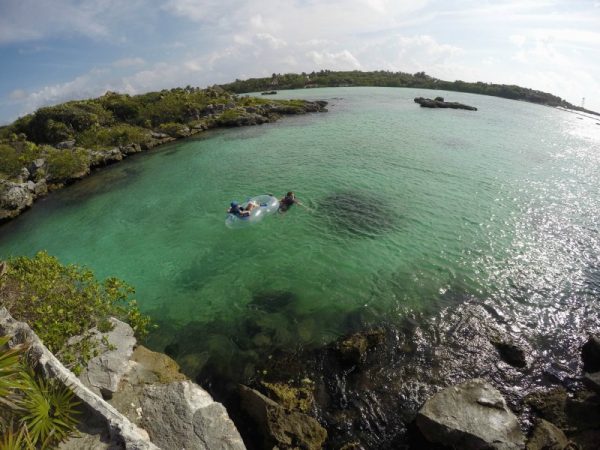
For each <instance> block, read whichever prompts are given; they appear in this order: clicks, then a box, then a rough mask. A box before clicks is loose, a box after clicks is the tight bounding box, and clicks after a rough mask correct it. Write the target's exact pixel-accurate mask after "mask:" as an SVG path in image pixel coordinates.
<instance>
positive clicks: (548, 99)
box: [221, 70, 600, 115]
mask: <svg viewBox="0 0 600 450" xmlns="http://www.w3.org/2000/svg"><path fill="white" fill-rule="evenodd" d="M342 86H381V87H411V88H423V89H437V90H445V91H456V92H469V93H472V94H482V95H492V96H494V97H502V98H508V99H512V100H522V101H526V102H531V103H538V104H541V105H547V106H561V107H563V108H569V109H574V110H577V111H583V112H586V113H590V114H596V115H600V114H599V113H597V112H594V111H590V110H587V109H585V108H581V107H579V106H575V105H573V104H571V103H569V102H567V101H566V100H563V99H562V98H560V97H557V96H556V95H552V94H549V93H547V92H542V91H536V90H534V89H528V88H524V87H521V86H515V85H506V84H494V83H483V82H481V81H478V82H476V83H469V82H466V81H461V80H457V81H444V80H440V79H437V78H434V77H431V76H429V75H427V74H426V73H425V72H417V73H414V74H410V73H405V72H389V71H385V70H377V71H374V72H361V71H358V70H353V71H349V72H334V71H331V70H321V71H320V72H311V73H304V72H302V73H300V74H296V73H286V74H276V73H274V74H273V75H272V76H271V77H266V78H250V79H249V80H235V81H234V82H233V83H228V84H223V85H221V87H223V89H226V90H228V91H230V92H235V93H238V94H240V93H245V92H258V91H265V90H272V89H301V88H314V87H342Z"/></svg>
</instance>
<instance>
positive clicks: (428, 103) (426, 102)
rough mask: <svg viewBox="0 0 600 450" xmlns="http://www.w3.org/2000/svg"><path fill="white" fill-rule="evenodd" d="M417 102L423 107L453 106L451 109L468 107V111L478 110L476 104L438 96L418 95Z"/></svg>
mask: <svg viewBox="0 0 600 450" xmlns="http://www.w3.org/2000/svg"><path fill="white" fill-rule="evenodd" d="M414 101H415V103H418V104H419V105H421V107H423V108H451V109H466V110H468V111H477V108H475V107H474V106H469V105H464V104H462V103H458V102H445V101H444V99H443V97H436V98H435V100H432V99H430V98H423V97H416V98H415V100H414Z"/></svg>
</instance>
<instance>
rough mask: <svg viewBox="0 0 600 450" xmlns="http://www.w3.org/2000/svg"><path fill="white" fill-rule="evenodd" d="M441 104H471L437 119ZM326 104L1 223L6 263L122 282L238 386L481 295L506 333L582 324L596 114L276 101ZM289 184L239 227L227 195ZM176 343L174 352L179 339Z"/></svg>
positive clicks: (154, 158) (379, 100) (331, 92)
mask: <svg viewBox="0 0 600 450" xmlns="http://www.w3.org/2000/svg"><path fill="white" fill-rule="evenodd" d="M421 95H422V96H429V97H432V96H436V95H444V96H445V97H446V99H447V100H452V101H460V102H464V103H467V104H470V105H473V106H476V107H478V108H479V111H477V112H471V111H460V110H430V109H425V108H420V107H419V106H418V105H416V104H415V103H413V101H412V99H413V97H415V96H421ZM278 97H279V98H282V97H283V98H307V99H325V100H328V101H329V102H330V106H329V109H330V111H329V112H328V113H324V114H311V115H306V116H300V117H290V118H284V119H282V120H281V121H280V122H279V123H276V124H269V125H262V126H258V127H247V128H241V129H230V130H220V131H217V132H211V133H209V134H207V135H205V136H203V137H202V138H193V139H188V140H185V141H181V142H177V143H174V144H171V145H167V146H165V147H162V148H160V149H155V150H153V151H151V152H149V153H146V154H142V155H138V156H136V157H133V158H130V159H128V160H126V161H124V162H122V163H119V164H117V165H114V166H111V167H109V168H107V169H105V170H102V171H100V172H98V173H96V174H95V175H93V176H92V177H90V178H87V179H85V180H83V181H81V182H79V183H77V184H75V185H73V186H71V187H69V188H67V189H65V190H63V191H59V192H56V193H53V194H52V195H50V196H49V197H47V198H46V199H44V200H43V201H40V202H38V203H36V205H35V206H34V207H33V209H32V210H30V211H28V212H27V213H26V214H23V215H22V216H21V217H19V218H18V219H16V220H14V221H13V222H10V223H8V224H6V225H4V226H2V227H1V228H0V256H2V257H7V256H9V255H20V254H27V255H32V254H34V253H35V252H36V251H38V250H41V249H45V250H47V251H48V252H49V253H51V254H53V255H56V256H58V257H59V258H60V259H61V261H62V262H65V263H71V262H74V263H78V264H82V265H86V266H88V267H90V268H91V269H93V270H94V271H95V273H96V274H97V275H98V276H99V277H106V276H118V277H119V278H122V279H124V280H126V281H127V282H129V283H130V284H132V285H134V286H135V287H136V289H137V299H138V301H139V303H140V304H141V306H142V308H143V309H144V310H145V311H146V312H148V313H150V314H151V315H152V316H154V317H155V318H156V319H157V320H158V321H159V322H160V323H161V325H162V326H161V328H160V330H158V331H157V332H156V333H155V335H154V336H153V338H152V339H151V340H150V345H152V346H154V347H155V348H157V349H159V350H163V349H164V347H165V346H166V345H168V344H172V345H171V346H170V351H171V352H173V354H176V356H178V359H179V361H180V362H182V364H183V366H184V367H185V368H186V369H187V370H188V371H190V372H197V371H199V370H200V369H201V368H202V367H204V366H205V364H206V363H207V362H208V363H209V365H211V366H218V367H221V368H222V369H223V368H224V370H231V371H232V372H234V373H237V374H243V375H244V376H250V375H251V373H252V370H253V363H254V362H255V361H256V360H257V359H258V358H259V357H260V356H261V355H265V354H268V353H270V352H271V351H273V350H274V349H276V348H294V347H296V346H303V345H311V344H321V343H325V342H328V341H330V340H332V339H334V338H335V337H337V336H339V335H341V334H343V333H346V332H348V331H351V330H352V329H354V328H356V327H358V326H360V325H362V324H364V323H375V322H378V321H386V322H392V323H393V322H394V321H396V320H398V319H400V318H402V317H403V315H404V314H405V313H406V312H407V311H415V310H416V311H423V310H425V311H431V312H435V311H437V310H438V309H440V308H443V307H445V306H448V305H451V304H454V303H456V302H460V301H463V300H465V299H473V298H476V299H479V300H480V301H482V302H485V303H486V304H487V305H488V306H489V307H491V308H494V309H495V310H496V311H497V312H498V313H499V314H502V315H505V316H507V317H508V318H509V320H511V321H512V322H513V323H514V326H515V327H525V326H527V327H540V328H552V327H560V326H565V324H572V323H573V322H574V321H575V322H581V321H585V320H586V314H587V313H586V311H587V308H588V307H589V305H588V303H587V302H588V301H591V300H590V299H593V298H594V297H597V296H598V292H599V282H600V275H599V274H600V263H599V260H600V242H599V237H598V225H597V224H598V219H599V215H600V196H599V195H598V194H599V190H600V181H599V180H600V177H599V175H600V164H599V162H600V126H598V125H596V123H595V122H597V120H592V119H589V118H581V119H580V118H578V116H576V115H574V114H570V113H567V112H562V111H558V110H555V109H551V108H546V107H542V106H538V105H532V104H527V103H521V102H514V101H509V100H503V99H498V98H493V97H484V96H476V95H469V94H460V93H446V92H441V93H440V92H432V91H427V90H413V89H394V88H337V89H316V90H304V91H290V92H280V93H279V94H278ZM287 190H294V191H295V192H296V193H297V195H298V197H299V198H300V199H301V200H302V201H303V202H304V203H305V205H306V206H307V207H308V208H301V207H294V208H293V209H292V210H291V211H290V212H288V213H286V214H279V215H277V216H272V217H268V218H267V219H265V220H264V221H263V222H262V223H260V224H258V225H256V226H252V227H248V228H245V229H236V230H231V229H228V228H226V227H225V226H224V219H225V209H226V207H227V205H228V203H229V202H230V201H231V200H233V199H237V200H240V201H241V200H245V198H246V197H248V196H251V195H256V194H262V193H265V192H272V193H274V194H275V195H277V196H280V195H282V194H283V193H284V192H285V191H287ZM175 344H176V345H175Z"/></svg>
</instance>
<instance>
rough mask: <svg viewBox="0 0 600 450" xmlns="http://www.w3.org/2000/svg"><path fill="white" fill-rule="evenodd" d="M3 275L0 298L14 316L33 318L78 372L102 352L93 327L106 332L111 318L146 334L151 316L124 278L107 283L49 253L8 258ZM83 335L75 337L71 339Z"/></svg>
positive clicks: (33, 324) (34, 326) (32, 323)
mask: <svg viewBox="0 0 600 450" xmlns="http://www.w3.org/2000/svg"><path fill="white" fill-rule="evenodd" d="M7 267H8V270H7V272H6V274H5V275H4V276H3V277H2V278H1V279H0V299H2V301H1V304H2V306H5V307H6V308H7V309H8V310H9V312H10V313H11V315H13V317H15V318H16V319H17V320H21V321H24V322H27V323H28V324H29V325H30V326H31V327H32V329H33V330H34V331H35V332H36V333H37V335H38V336H39V337H40V339H41V340H42V341H43V342H44V344H45V345H46V346H47V347H48V348H49V349H50V351H52V352H53V353H54V354H56V356H57V357H58V358H59V359H60V360H61V361H62V362H63V363H64V364H65V366H67V367H69V368H70V369H71V370H72V371H73V372H75V373H76V374H78V373H80V371H81V369H82V368H83V367H85V365H86V364H87V362H88V361H89V359H90V358H92V357H93V356H95V355H96V353H97V348H96V341H95V340H94V339H92V336H91V335H90V334H89V330H90V329H91V328H93V327H96V328H98V329H100V330H101V331H106V329H107V327H108V328H109V327H110V323H109V322H108V320H107V319H108V317H110V316H115V317H118V318H121V319H123V320H125V321H126V322H128V323H129V324H130V325H131V326H132V328H133V329H134V330H135V332H136V335H137V336H138V337H144V336H145V335H146V334H147V332H148V330H149V328H150V327H151V325H150V319H149V318H148V317H147V316H145V315H143V314H141V313H140V311H139V308H138V306H137V304H136V302H135V300H133V299H132V298H131V296H132V295H133V293H134V289H133V288H132V287H130V286H128V285H127V284H126V283H124V282H123V281H121V280H118V279H116V278H108V279H106V280H104V281H103V282H99V281H97V280H96V279H95V277H94V275H93V273H92V272H91V271H89V270H87V269H85V268H82V267H79V266H76V265H66V266H65V265H62V264H61V263H60V262H59V261H58V260H57V259H56V258H55V257H53V256H50V255H48V254H47V253H45V252H40V253H38V254H36V255H35V256H34V257H33V258H28V257H24V256H23V257H16V258H12V259H10V260H9V261H8V264H7ZM74 336H80V338H78V339H77V340H75V341H69V339H70V338H72V337H74Z"/></svg>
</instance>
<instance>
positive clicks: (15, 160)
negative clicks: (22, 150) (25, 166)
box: [0, 144, 21, 178]
mask: <svg viewBox="0 0 600 450" xmlns="http://www.w3.org/2000/svg"><path fill="white" fill-rule="evenodd" d="M20 170H21V163H20V161H19V155H18V153H17V151H16V150H15V149H14V148H13V147H12V146H10V145H7V144H0V174H4V175H5V176H7V177H9V178H11V177H14V176H17V175H18V174H19V172H20Z"/></svg>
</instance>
